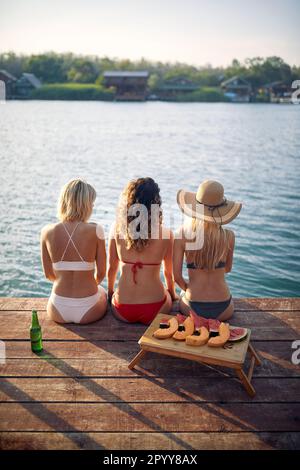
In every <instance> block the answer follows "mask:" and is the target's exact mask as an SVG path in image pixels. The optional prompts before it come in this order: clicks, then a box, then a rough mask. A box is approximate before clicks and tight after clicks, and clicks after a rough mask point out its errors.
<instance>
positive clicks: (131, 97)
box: [103, 70, 149, 101]
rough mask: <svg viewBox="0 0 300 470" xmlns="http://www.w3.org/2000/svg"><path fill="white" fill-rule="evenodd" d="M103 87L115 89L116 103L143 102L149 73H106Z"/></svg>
mask: <svg viewBox="0 0 300 470" xmlns="http://www.w3.org/2000/svg"><path fill="white" fill-rule="evenodd" d="M103 78H104V85H105V86H106V87H114V88H115V89H116V94H115V99H116V100H117V101H145V100H146V97H147V93H148V78H149V72H148V71H146V70H137V71H124V70H114V71H106V72H104V74H103Z"/></svg>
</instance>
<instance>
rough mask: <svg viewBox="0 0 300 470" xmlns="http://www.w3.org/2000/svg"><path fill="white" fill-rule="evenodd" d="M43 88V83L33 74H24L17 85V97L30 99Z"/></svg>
mask: <svg viewBox="0 0 300 470" xmlns="http://www.w3.org/2000/svg"><path fill="white" fill-rule="evenodd" d="M41 86H42V83H41V81H40V80H39V79H38V78H37V77H36V76H35V75H34V74H33V73H22V76H21V78H19V80H18V81H17V83H16V91H17V97H18V98H29V96H30V94H31V92H32V91H33V90H35V89H36V88H40V87H41Z"/></svg>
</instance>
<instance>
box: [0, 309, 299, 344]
mask: <svg viewBox="0 0 300 470" xmlns="http://www.w3.org/2000/svg"><path fill="white" fill-rule="evenodd" d="M39 320H40V324H41V327H42V331H43V337H44V339H59V340H62V339H66V340H78V341H80V340H82V341H84V340H89V341H95V340H103V339H106V340H114V341H117V340H122V341H124V340H126V341H138V340H139V338H140V337H141V336H142V334H143V333H144V332H145V329H146V327H145V326H143V325H130V326H128V325H124V324H123V323H121V322H119V321H118V320H116V319H115V318H114V317H113V316H112V315H111V314H107V315H106V317H105V318H104V319H103V320H100V321H98V322H95V323H92V324H90V325H58V324H56V323H55V322H53V321H51V320H48V319H47V318H46V312H40V314H39ZM233 322H234V324H235V325H237V326H243V327H245V328H251V330H252V339H253V340H271V341H272V340H278V339H280V340H291V341H292V340H294V339H297V338H299V337H300V310H299V311H293V312H239V313H236V314H235V315H234V318H233V319H232V321H231V323H233ZM29 328H30V312H29V311H27V312H17V311H11V312H10V311H6V312H1V313H0V338H1V339H2V340H7V339H28V337H29ZM104 331H105V335H104Z"/></svg>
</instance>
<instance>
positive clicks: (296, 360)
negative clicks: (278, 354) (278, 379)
mask: <svg viewBox="0 0 300 470" xmlns="http://www.w3.org/2000/svg"><path fill="white" fill-rule="evenodd" d="M292 349H295V351H294V352H293V354H292V357H291V361H292V364H294V365H295V366H299V364H300V339H297V340H296V341H293V342H292Z"/></svg>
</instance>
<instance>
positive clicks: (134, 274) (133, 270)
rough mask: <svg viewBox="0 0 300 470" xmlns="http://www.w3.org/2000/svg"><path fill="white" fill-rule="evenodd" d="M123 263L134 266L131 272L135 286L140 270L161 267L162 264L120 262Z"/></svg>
mask: <svg viewBox="0 0 300 470" xmlns="http://www.w3.org/2000/svg"><path fill="white" fill-rule="evenodd" d="M120 261H121V263H124V264H132V266H131V271H132V275H133V282H134V283H135V284H137V282H136V274H137V270H138V268H139V269H143V267H144V266H159V265H160V264H161V263H143V262H142V261H135V262H133V261H124V260H122V259H121V260H120Z"/></svg>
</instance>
